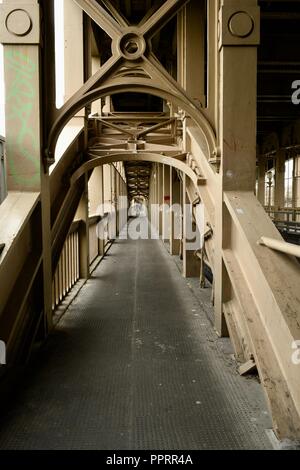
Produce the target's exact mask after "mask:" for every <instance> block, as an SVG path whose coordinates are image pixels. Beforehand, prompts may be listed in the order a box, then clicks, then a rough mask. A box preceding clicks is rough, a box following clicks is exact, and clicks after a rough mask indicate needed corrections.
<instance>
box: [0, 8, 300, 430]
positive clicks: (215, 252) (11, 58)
mask: <svg viewBox="0 0 300 470" xmlns="http://www.w3.org/2000/svg"><path fill="white" fill-rule="evenodd" d="M66 1H67V3H68V18H65V22H70V24H71V22H72V21H75V18H77V20H78V18H84V22H83V23H82V24H83V25H84V27H83V30H84V31H83V32H84V35H85V36H84V37H85V41H84V47H82V38H81V37H79V36H78V35H77V36H76V34H75V33H74V31H73V32H72V29H70V30H69V31H68V41H69V44H70V41H71V42H72V41H73V42H74V46H73V49H74V54H75V52H76V46H78V49H77V53H78V54H79V56H80V55H82V56H83V57H79V60H77V61H76V64H77V65H76V68H77V67H80V66H81V65H82V71H83V73H82V76H84V84H81V83H80V84H78V83H77V86H76V87H75V90H76V91H75V90H74V94H72V93H73V91H72V92H71V93H70V90H68V91H69V92H68V93H67V97H68V100H67V101H66V102H65V104H64V105H63V107H62V108H61V109H60V110H57V109H55V106H54V102H55V100H54V92H55V87H54V84H53V64H51V65H50V64H49V58H53V57H54V40H53V39H54V29H53V26H54V15H53V4H54V2H53V1H52V0H41V1H40V2H39V3H38V2H37V1H34V0H26V1H24V2H21V1H20V0H19V1H18V2H14V1H9V2H7V1H6V2H4V4H3V6H2V7H1V10H0V11H1V17H0V21H1V41H2V42H3V43H4V49H5V69H6V77H7V81H8V82H9V83H15V81H16V78H20V77H18V74H20V68H19V69H18V68H16V67H15V62H16V61H18V60H20V57H23V62H22V64H23V66H24V67H25V69H26V70H25V72H26V77H27V78H28V76H30V77H29V78H30V83H28V86H30V90H31V91H32V93H33V94H34V95H35V98H34V99H32V102H31V103H28V101H26V100H28V96H24V95H23V96H22V90H15V92H16V94H17V99H18V100H20V99H22V100H23V101H22V100H21V104H23V105H24V106H26V105H27V106H28V105H29V104H31V108H30V109H31V111H32V113H31V114H30V115H29V116H28V121H27V123H26V125H27V127H26V136H27V137H28V136H30V137H31V138H30V139H29V142H28V140H27V141H26V140H24V146H23V147H22V146H19V145H18V142H19V143H20V138H22V136H23V137H24V135H23V134H22V132H21V130H22V129H23V128H22V129H21V130H20V127H19V126H18V125H17V124H19V121H18V118H15V120H13V122H12V124H11V125H9V126H8V133H7V162H8V166H9V177H8V189H9V191H10V193H9V195H8V199H7V202H6V203H4V205H3V206H1V207H0V218H1V215H2V214H4V215H5V217H6V221H5V222H6V224H7V225H8V226H12V224H13V223H14V218H13V214H16V213H18V211H19V212H20V213H21V214H22V217H21V221H20V222H19V224H18V225H17V228H16V230H17V235H16V236H15V237H12V236H11V237H10V236H8V237H7V242H6V243H7V246H6V247H5V250H4V252H3V253H2V255H1V257H0V281H1V285H5V286H6V287H5V291H4V292H3V291H1V293H0V297H1V299H2V301H1V303H0V334H1V335H2V336H1V339H2V338H3V339H4V340H6V341H7V344H8V360H9V361H11V362H13V361H17V360H20V358H21V357H22V355H24V354H25V355H26V357H27V354H28V352H29V350H30V347H29V346H28V345H31V344H32V342H33V341H34V339H35V338H36V337H39V338H41V337H45V336H46V335H47V333H48V331H49V330H50V329H51V328H52V307H53V306H55V305H56V304H57V302H58V301H59V300H61V299H62V298H63V296H64V295H65V293H66V292H67V291H68V289H69V288H70V286H71V285H72V284H73V283H74V282H75V279H77V277H78V275H79V277H80V278H83V279H86V278H88V276H89V273H90V269H91V262H92V261H93V260H94V258H96V257H97V256H98V255H101V254H103V250H104V249H105V247H104V246H103V244H102V245H101V244H99V245H96V240H95V237H94V232H93V231H91V230H90V218H91V217H96V218H97V217H99V216H100V217H101V216H103V215H104V214H96V213H94V212H95V204H96V201H97V198H99V201H100V202H101V203H105V202H107V203H109V204H112V205H113V206H114V207H115V208H116V212H117V214H118V217H119V216H120V213H121V210H124V208H120V207H118V206H117V198H118V195H127V194H128V195H129V197H131V198H134V197H141V196H142V197H144V198H145V199H147V201H148V203H149V204H153V203H155V204H161V205H163V204H164V203H166V204H165V205H166V206H169V205H171V204H172V203H173V202H174V203H177V204H180V205H181V206H184V205H185V203H186V202H188V203H189V204H190V205H191V207H192V211H191V212H192V213H195V207H196V206H197V204H203V206H204V212H205V224H206V225H207V231H208V232H209V236H207V239H206V241H205V252H203V256H205V258H204V259H203V257H202V256H201V257H200V258H201V263H202V268H203V262H204V261H205V262H206V263H207V265H209V266H210V268H211V270H212V272H213V275H214V285H213V294H214V299H213V300H214V308H215V328H216V331H217V332H218V334H219V335H227V334H228V333H229V335H230V337H231V340H232V343H233V345H234V348H235V353H236V357H237V359H238V361H239V362H240V363H241V366H242V369H241V370H243V364H246V365H247V364H248V363H250V362H251V364H252V365H253V363H254V362H255V364H256V367H257V369H258V372H259V375H260V379H261V382H262V386H263V388H264V390H265V392H266V397H267V399H268V402H269V405H270V410H271V413H272V417H273V422H274V429H275V431H276V433H277V435H278V436H279V437H280V438H299V437H300V369H299V367H297V366H295V365H294V364H293V362H292V354H293V349H292V347H293V344H294V342H295V341H297V340H299V338H300V321H299V318H300V307H299V306H300V298H299V263H298V262H297V260H296V259H295V257H293V256H291V254H295V253H296V252H295V251H293V253H292V252H290V254H287V253H280V252H278V251H275V250H272V249H269V248H267V247H266V246H262V245H261V244H259V241H260V240H262V239H263V240H264V242H265V244H267V245H269V246H270V247H271V248H275V247H277V248H278V247H283V249H284V250H285V251H287V250H286V247H287V245H285V244H284V243H283V240H282V237H281V235H280V234H279V232H278V231H277V229H276V228H275V226H274V224H273V223H272V221H271V220H270V219H269V217H268V215H267V214H266V213H265V210H264V208H263V206H262V204H261V203H260V202H259V201H258V199H257V198H256V197H255V196H254V188H255V173H256V117H257V116H256V98H257V87H256V82H257V46H258V44H259V31H260V21H259V8H258V6H257V4H258V2H257V0H220V1H219V0H210V1H209V2H208V3H207V5H206V4H205V2H204V0H203V1H202V0H201V1H196V0H190V2H188V1H187V0H167V1H165V2H164V3H163V4H162V6H161V7H160V8H158V9H157V10H154V11H152V12H150V13H149V14H148V15H146V16H145V18H144V20H143V21H141V22H140V24H138V25H134V26H132V25H130V24H128V21H127V19H126V18H124V15H122V14H121V12H119V11H117V10H116V8H115V7H114V6H113V5H112V4H111V3H110V2H108V1H106V0H101V1H99V2H97V1H95V0H74V1H73V0H66ZM20 5H22V7H21V8H20ZM205 6H207V15H206V16H204V12H205V11H206V10H205ZM241 6H242V8H241ZM41 10H42V11H43V13H44V17H43V18H44V23H45V29H44V30H45V36H43V40H44V41H43V44H41V43H40V34H38V32H39V30H40V22H39V14H40V11H41ZM15 11H17V12H18V11H19V12H20V11H22V12H23V13H17V16H16V17H15V18H14V15H15V13H14V12H15ZM24 12H25V13H24ZM45 12H47V15H45ZM83 12H84V15H83ZM73 14H74V16H72V15H73ZM175 15H177V37H178V61H177V62H178V63H177V65H178V71H177V72H178V76H177V78H178V80H175V78H174V77H172V76H171V75H170V74H169V73H168V72H167V71H166V70H165V69H164V67H163V66H162V65H161V64H160V63H159V61H158V60H157V58H156V57H155V55H154V52H153V48H152V45H153V42H154V40H155V35H156V34H158V33H160V34H161V32H162V28H163V27H164V26H165V25H166V24H167V23H168V21H169V20H170V19H171V18H173V17H174V16H175ZM195 18H197V19H198V20H199V18H201V19H202V21H196V20H195ZM92 21H93V22H94V24H95V25H97V26H98V27H100V28H101V29H102V30H104V31H106V33H107V35H108V36H109V37H110V38H111V39H112V51H111V52H112V55H111V57H110V58H109V59H108V60H107V61H106V62H105V63H103V64H102V65H101V66H100V63H101V57H100V54H99V51H97V45H95V42H96V41H95V37H94V36H93V34H94V33H93V30H92V27H91V24H92ZM28 22H29V23H30V24H31V26H32V27H30V28H29V27H28ZM26 28H27V29H26ZM206 31H207V40H205V37H206V36H205V32H206ZM194 44H198V45H199V49H201V51H200V53H199V64H200V65H201V68H200V66H199V68H200V72H201V79H200V81H199V87H198V83H197V81H198V75H196V73H195V70H198V71H199V69H197V68H196V64H195V54H196V51H195V47H194ZM40 52H42V54H41V55H40ZM69 52H70V48H69ZM92 52H93V55H92ZM97 54H98V55H97ZM205 54H207V61H205V59H204V57H205ZM40 57H42V59H43V60H40ZM77 59H78V56H77ZM206 62H207V67H205V63H206ZM67 63H68V80H71V79H72V73H70V72H72V70H71V66H72V65H71V60H70V57H69V56H68V62H67ZM97 64H99V68H98V70H97ZM21 68H22V67H21ZM51 70H52V72H51ZM25 72H24V73H25ZM92 72H93V75H92ZM205 76H206V77H207V80H206V81H207V86H205V79H204V77H205ZM75 78H76V79H78V76H77V74H76V77H75ZM75 78H74V79H75ZM72 85H74V83H72ZM41 87H42V91H43V93H41V92H40V91H41ZM78 88H79V89H78ZM129 92H135V93H147V94H150V95H154V96H158V97H160V98H162V99H163V100H164V111H163V112H161V113H152V114H151V113H150V114H149V113H146V112H145V113H135V114H133V113H123V114H122V113H118V112H114V110H113V103H112V100H111V97H112V96H114V95H117V94H119V93H129ZM18 93H19V95H18ZM12 96H13V95H12V93H11V90H10V88H9V87H8V89H7V91H6V98H7V117H9V114H10V111H11V110H12V109H13V107H14V105H15V103H14V102H13V101H11V100H12ZM100 99H103V100H104V99H105V106H104V107H103V108H102V109H101V102H100ZM93 103H94V104H93ZM27 109H28V108H27ZM82 109H84V113H81V118H82V116H83V115H84V126H83V128H82V131H81V132H79V133H78V134H77V137H76V138H75V140H74V141H72V142H70V145H69V147H68V148H67V150H66V151H65V152H64V154H63V155H62V157H61V159H60V160H59V161H57V162H55V163H56V166H55V168H54V170H53V172H52V173H51V175H50V174H49V166H51V165H52V164H53V163H54V161H55V149H56V147H57V141H58V138H59V136H60V135H61V133H62V131H63V130H64V128H65V126H66V125H67V124H68V123H69V121H70V120H71V119H72V118H73V117H74V116H76V115H78V114H77V113H78V112H79V111H81V110H82ZM96 109H97V111H95V110H96ZM91 112H93V114H91ZM8 124H9V123H8ZM14 124H15V125H14ZM25 143H26V145H25ZM276 150H278V151H279V150H280V149H278V146H277V147H276ZM28 152H29V153H28ZM261 153H262V154H263V153H264V151H262V152H261ZM29 156H30V158H29ZM24 157H26V158H24ZM27 157H28V158H27ZM120 162H121V163H120ZM126 162H127V163H126ZM132 162H135V163H134V164H133V163H132ZM145 162H147V164H149V165H150V166H145ZM142 164H143V165H142ZM147 164H146V165H147ZM259 164H260V165H261V162H260V163H259ZM118 165H119V166H118ZM126 165H130V170H129V172H128V173H127V174H126ZM280 165H281V169H282V160H280V156H279V158H278V167H280ZM142 166H143V171H142V170H141V167H142ZM145 168H147V170H145ZM143 172H144V176H143V175H142V173H143ZM127 178H128V181H126V179H127ZM282 184H283V183H282V180H281V184H279V185H278V187H279V189H278V193H277V195H276V198H277V201H276V204H277V205H281V204H282V197H283V194H282ZM262 186H263V183H262V178H260V180H259V191H258V192H259V199H260V201H261V202H262V199H261V195H260V193H261V192H262V190H263V188H262ZM97 188H99V190H97ZM12 190H19V191H24V192H26V197H24V200H23V201H22V200H21V199H22V198H21V199H20V197H17V198H16V199H12V198H13V196H12V193H11V191H12ZM28 198H29V199H28ZM13 200H15V204H16V207H17V208H18V209H16V208H14V210H13V211H11V213H9V211H8V209H7V208H8V207H9V204H11V203H12V202H13ZM91 211H92V212H91ZM166 214H167V212H166V213H163V212H159V211H158V212H156V213H153V214H151V223H152V224H153V225H154V226H155V227H156V228H157V231H158V233H159V234H160V235H161V236H162V238H163V239H164V240H165V239H166V238H165V237H166V234H165V231H164V223H165V218H166V217H167V216H169V215H166ZM75 216H76V217H77V218H79V219H80V220H81V222H80V224H79V226H78V230H79V232H78V239H77V236H76V237H75V238H76V240H75V244H74V236H72V233H71V232H72V228H71V227H72V224H73V223H74V218H75ZM118 217H117V223H118V231H120V229H121V228H122V227H121V225H120V222H119V220H120V219H119V218H118ZM174 217H176V215H174V214H173V215H171V224H170V227H171V229H170V233H169V240H170V247H171V252H172V253H174V254H180V256H181V257H182V259H183V264H184V274H185V275H186V276H189V275H197V276H199V275H200V264H201V263H200V261H199V259H198V256H194V253H190V252H188V251H187V249H186V239H185V235H186V233H185V231H186V228H185V226H184V224H182V225H181V234H180V240H178V238H176V236H175V235H176V234H175V233H174V227H175V225H177V224H175V223H174ZM93 220H98V219H93ZM73 227H74V225H73ZM70 230H71V232H70ZM208 232H207V233H208ZM0 233H1V232H0ZM70 235H71V239H70V238H69V237H70ZM70 240H71V241H70ZM270 240H272V242H271V241H270ZM1 241H2V240H0V242H1ZM77 241H78V245H77ZM271 245H272V246H271ZM199 248H200V247H199ZM74 251H75V252H76V253H77V254H76V256H75V259H76V262H75V265H76V267H75V268H74ZM297 253H298V251H297ZM196 255H197V253H196ZM9 266H14V269H13V270H12V269H10V267H9ZM52 273H53V274H52ZM202 280H203V279H202ZM53 282H54V283H53ZM41 292H43V293H44V295H43V296H41ZM52 293H53V297H52Z"/></svg>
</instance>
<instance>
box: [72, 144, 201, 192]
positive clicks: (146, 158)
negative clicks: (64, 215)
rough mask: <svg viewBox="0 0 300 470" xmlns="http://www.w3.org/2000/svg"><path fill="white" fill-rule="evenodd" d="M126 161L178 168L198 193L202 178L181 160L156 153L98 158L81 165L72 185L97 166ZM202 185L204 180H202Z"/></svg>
mask: <svg viewBox="0 0 300 470" xmlns="http://www.w3.org/2000/svg"><path fill="white" fill-rule="evenodd" d="M89 155H90V156H93V153H92V152H91V153H90V154H89ZM124 161H127V162H128V161H143V162H150V163H161V164H163V165H168V166H171V167H173V168H176V169H177V170H179V171H182V172H183V173H185V174H186V175H187V176H188V177H189V178H190V179H191V181H192V182H193V184H194V186H195V188H196V190H197V192H198V186H199V182H200V178H199V177H198V176H197V175H196V173H194V171H193V170H192V169H191V168H190V167H189V166H187V165H186V164H185V163H183V162H181V161H180V160H176V158H172V157H165V156H163V155H160V154H155V153H147V152H143V153H139V154H134V153H132V152H126V153H115V154H112V155H109V156H107V157H98V156H97V157H96V158H93V159H91V160H89V161H88V162H85V163H84V164H83V165H81V167H80V168H78V170H76V171H75V173H73V175H72V176H71V179H70V183H71V185H73V184H74V183H75V182H76V181H77V180H78V179H79V178H80V177H81V176H82V175H84V174H85V173H86V172H87V171H89V170H93V169H94V168H96V167H97V166H102V165H106V164H109V163H116V162H124ZM201 181H202V184H203V182H204V180H203V179H202V180H201Z"/></svg>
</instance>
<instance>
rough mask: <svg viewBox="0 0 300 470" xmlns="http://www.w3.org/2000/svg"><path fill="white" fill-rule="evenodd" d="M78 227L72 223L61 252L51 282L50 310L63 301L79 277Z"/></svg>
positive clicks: (78, 223)
mask: <svg viewBox="0 0 300 470" xmlns="http://www.w3.org/2000/svg"><path fill="white" fill-rule="evenodd" d="M79 225H80V221H78V222H73V224H72V226H71V229H70V232H69V234H68V236H67V239H66V241H65V244H64V247H63V250H62V252H61V255H60V258H59V261H58V265H57V268H56V271H55V274H54V277H53V282H52V309H53V310H55V309H56V307H58V305H59V304H60V303H61V302H62V301H63V300H64V298H65V297H66V296H67V295H68V293H69V292H70V290H71V289H72V287H73V286H74V285H75V284H76V282H77V281H78V280H79V277H80V266H79Z"/></svg>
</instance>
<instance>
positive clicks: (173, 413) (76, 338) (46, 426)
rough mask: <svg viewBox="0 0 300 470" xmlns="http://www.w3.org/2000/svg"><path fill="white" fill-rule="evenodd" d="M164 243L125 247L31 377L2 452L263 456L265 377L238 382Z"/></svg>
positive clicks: (7, 423) (2, 433)
mask: <svg viewBox="0 0 300 470" xmlns="http://www.w3.org/2000/svg"><path fill="white" fill-rule="evenodd" d="M230 353H231V351H230V348H229V340H228V339H226V340H222V339H219V338H217V336H216V335H215V333H214V331H213V328H212V326H211V323H210V321H209V320H208V317H207V314H206V313H205V311H204V309H203V307H202V304H201V300H199V296H195V295H194V294H193V292H192V290H191V284H190V283H189V281H188V280H186V279H183V278H182V276H181V274H180V272H179V270H178V267H177V265H176V263H175V262H174V260H173V259H172V257H171V256H170V255H169V254H168V252H167V250H166V248H165V247H164V246H163V244H162V242H161V241H158V240H139V241H132V240H117V241H116V242H115V244H114V245H113V246H112V248H111V249H110V251H109V253H108V255H107V256H106V257H105V259H104V260H103V261H102V263H101V264H100V265H99V266H98V268H97V269H96V270H95V271H94V274H93V276H92V278H91V279H90V280H89V281H88V282H87V283H86V285H85V286H84V287H83V288H82V290H81V291H80V294H79V295H78V297H77V298H76V299H75V301H74V302H73V304H72V305H71V307H70V308H69V310H68V311H67V313H66V314H65V316H64V317H63V319H62V320H61V321H60V323H59V326H58V327H57V329H56V331H55V332H54V333H53V334H52V335H51V336H50V339H49V340H48V341H47V344H46V345H45V346H44V347H43V349H42V351H41V352H40V353H39V354H38V357H37V358H35V359H34V360H33V362H32V363H31V364H30V366H29V367H28V371H27V373H26V379H25V383H24V381H23V382H22V384H21V386H20V387H18V391H17V393H16V394H14V395H12V397H11V400H10V403H9V404H8V406H7V407H6V413H5V415H4V416H2V417H1V424H0V448H1V449H104V450H107V449H118V450H125V449H158V450H176V449H177V450H178V449H182V450H184V449H265V448H270V443H269V440H268V438H267V434H266V431H265V429H266V428H267V427H271V423H270V420H269V417H268V414H267V411H266V405H265V401H264V397H263V393H262V389H261V387H260V385H259V383H258V381H257V380H256V379H253V378H251V379H246V378H242V377H240V376H239V375H238V374H237V372H236V364H235V363H234V361H233V359H232V356H231V354H230Z"/></svg>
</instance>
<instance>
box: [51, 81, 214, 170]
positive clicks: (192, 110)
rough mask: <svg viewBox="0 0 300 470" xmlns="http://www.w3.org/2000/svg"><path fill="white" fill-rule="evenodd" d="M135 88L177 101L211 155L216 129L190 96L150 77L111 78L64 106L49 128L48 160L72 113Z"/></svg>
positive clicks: (134, 90) (74, 113)
mask: <svg viewBox="0 0 300 470" xmlns="http://www.w3.org/2000/svg"><path fill="white" fill-rule="evenodd" d="M137 91H138V92H141V93H148V94H150V95H155V96H159V97H160V98H164V99H166V100H168V101H170V102H173V103H175V104H177V105H178V106H180V107H181V108H182V109H184V110H185V111H187V112H188V114H189V115H190V116H191V118H192V119H193V120H194V121H195V123H196V124H197V126H198V127H199V128H200V130H201V131H202V134H203V137H204V139H205V142H206V146H207V149H206V152H204V153H206V157H207V158H210V157H211V156H212V155H213V153H214V151H215V149H216V137H215V133H214V131H213V129H212V127H211V125H210V123H209V121H208V120H207V118H206V117H205V116H204V114H203V113H201V111H200V110H199V109H198V108H197V107H196V106H195V105H193V104H192V103H191V102H189V100H188V99H187V98H185V97H184V96H179V95H177V94H176V95H175V94H174V93H172V92H171V91H170V90H167V89H165V88H162V87H159V86H157V85H155V84H153V81H152V80H149V79H143V78H140V79H136V78H127V79H126V83H125V84H124V83H123V82H121V81H119V80H114V81H113V82H111V83H110V84H109V85H107V86H103V87H99V88H96V89H94V90H92V91H90V92H88V93H86V94H84V95H83V96H82V97H81V98H79V99H78V100H77V101H76V102H73V103H70V105H69V106H68V107H67V108H66V109H65V110H64V112H63V114H62V115H61V116H60V117H59V118H58V119H57V120H56V122H55V123H54V125H53V127H52V129H51V131H50V135H49V139H48V148H47V150H46V156H47V159H48V161H49V163H51V162H53V161H54V152H55V147H56V143H57V140H58V137H59V135H60V133H61V131H62V129H63V128H64V127H65V125H66V124H67V123H68V122H69V120H70V119H71V118H72V117H73V116H75V115H76V114H77V113H78V112H79V111H80V110H81V109H82V108H84V107H85V106H88V105H89V104H90V103H92V102H93V101H96V100H97V99H99V98H102V97H105V96H112V95H114V94H117V93H120V92H123V93H126V92H127V93H130V92H137Z"/></svg>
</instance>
